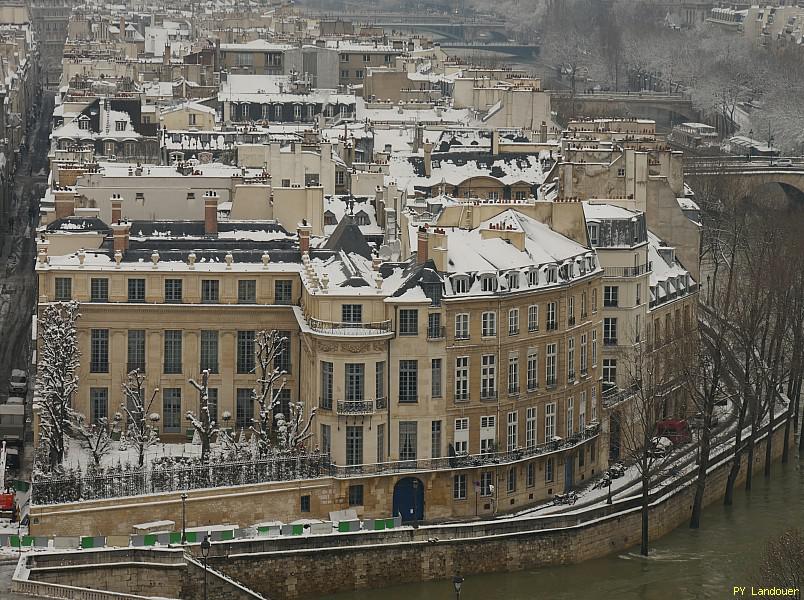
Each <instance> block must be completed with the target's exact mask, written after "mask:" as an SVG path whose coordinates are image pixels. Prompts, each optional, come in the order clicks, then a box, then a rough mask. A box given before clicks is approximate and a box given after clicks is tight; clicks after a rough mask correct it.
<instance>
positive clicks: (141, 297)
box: [128, 279, 145, 302]
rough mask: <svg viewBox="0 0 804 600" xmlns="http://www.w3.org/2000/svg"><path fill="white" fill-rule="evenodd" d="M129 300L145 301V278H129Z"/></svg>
mask: <svg viewBox="0 0 804 600" xmlns="http://www.w3.org/2000/svg"><path fill="white" fill-rule="evenodd" d="M128 301H129V302H145V280H144V279H129V280H128Z"/></svg>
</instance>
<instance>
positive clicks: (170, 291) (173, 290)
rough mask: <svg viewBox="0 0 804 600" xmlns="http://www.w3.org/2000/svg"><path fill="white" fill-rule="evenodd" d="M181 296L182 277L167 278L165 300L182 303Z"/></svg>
mask: <svg viewBox="0 0 804 600" xmlns="http://www.w3.org/2000/svg"><path fill="white" fill-rule="evenodd" d="M181 297H182V282H181V279H165V302H169V303H171V304H181Z"/></svg>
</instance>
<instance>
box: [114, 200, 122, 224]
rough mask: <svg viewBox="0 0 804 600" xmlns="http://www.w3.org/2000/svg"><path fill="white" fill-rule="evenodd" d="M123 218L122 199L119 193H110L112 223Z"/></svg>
mask: <svg viewBox="0 0 804 600" xmlns="http://www.w3.org/2000/svg"><path fill="white" fill-rule="evenodd" d="M122 218H123V199H122V198H121V197H120V195H119V194H112V223H117V222H118V221H120V220H121V219H122Z"/></svg>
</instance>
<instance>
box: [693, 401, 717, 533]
mask: <svg viewBox="0 0 804 600" xmlns="http://www.w3.org/2000/svg"><path fill="white" fill-rule="evenodd" d="M716 389H717V386H716V385H715V387H714V388H713V390H716ZM712 393H713V394H714V393H715V392H714V391H713V392H712ZM713 406H714V398H712V399H711V401H710V402H709V406H708V407H707V408H708V413H707V414H706V415H705V417H704V435H703V436H702V437H701V440H700V444H701V446H700V448H699V449H698V450H699V453H700V457H701V458H700V461H699V462H698V475H697V477H696V478H695V499H694V500H693V502H692V516H691V517H690V529H698V528H699V527H700V526H701V513H702V512H703V500H704V492H705V491H706V474H707V473H706V472H707V469H709V450H710V448H711V446H712V427H711V423H712V409H713Z"/></svg>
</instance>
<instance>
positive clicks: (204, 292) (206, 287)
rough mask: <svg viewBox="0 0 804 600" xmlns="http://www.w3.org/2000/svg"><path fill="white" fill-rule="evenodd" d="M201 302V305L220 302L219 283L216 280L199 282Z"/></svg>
mask: <svg viewBox="0 0 804 600" xmlns="http://www.w3.org/2000/svg"><path fill="white" fill-rule="evenodd" d="M201 302H202V303H203V304H217V303H218V302H220V282H219V281H218V280H217V279H202V280H201Z"/></svg>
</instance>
